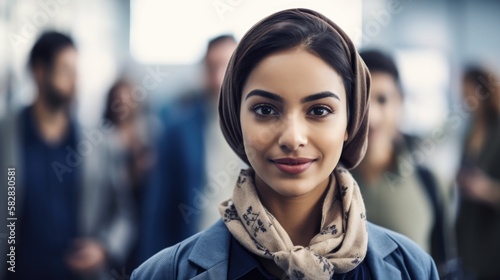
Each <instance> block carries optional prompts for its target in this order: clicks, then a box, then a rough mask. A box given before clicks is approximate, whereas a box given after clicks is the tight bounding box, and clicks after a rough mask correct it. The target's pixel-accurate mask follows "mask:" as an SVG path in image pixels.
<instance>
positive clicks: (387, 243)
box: [366, 223, 439, 279]
mask: <svg viewBox="0 0 500 280" xmlns="http://www.w3.org/2000/svg"><path fill="white" fill-rule="evenodd" d="M366 260H367V261H368V263H369V266H370V271H371V273H372V275H377V274H379V275H380V273H382V275H384V276H388V273H389V274H390V273H393V274H394V275H399V278H398V279H401V278H402V279H439V276H438V273H437V269H436V265H435V264H434V261H433V259H432V258H431V256H430V255H429V254H428V253H426V252H425V251H424V250H423V249H422V248H420V247H419V246H418V245H417V244H416V243H415V242H413V241H412V240H410V239H409V238H408V237H406V236H404V235H402V234H399V233H397V232H394V231H391V230H388V229H385V228H383V227H380V226H377V225H374V224H372V223H368V253H367V256H366ZM391 270H392V271H391ZM384 279H385V278H384ZM387 279H389V278H387ZM391 279H392V278H391Z"/></svg>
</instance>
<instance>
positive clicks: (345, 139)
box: [344, 129, 349, 142]
mask: <svg viewBox="0 0 500 280" xmlns="http://www.w3.org/2000/svg"><path fill="white" fill-rule="evenodd" d="M347 139H349V133H348V132H347V129H346V131H345V135H344V142H345V141H347Z"/></svg>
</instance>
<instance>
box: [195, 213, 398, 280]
mask: <svg viewBox="0 0 500 280" xmlns="http://www.w3.org/2000/svg"><path fill="white" fill-rule="evenodd" d="M367 227H368V238H369V239H368V252H367V254H366V258H365V261H366V262H367V265H368V267H369V268H370V272H371V275H372V276H373V277H375V278H376V279H400V278H401V273H400V271H399V270H398V269H397V268H396V267H394V266H393V265H391V264H390V263H388V262H387V261H386V260H385V258H386V257H388V256H389V255H390V254H391V253H393V252H394V251H395V250H396V249H397V248H398V244H397V243H396V242H395V241H394V240H393V239H392V238H391V237H390V236H389V235H388V234H387V233H386V230H384V229H382V228H381V227H379V226H376V225H374V224H372V223H367ZM230 246H231V234H230V233H229V230H228V229H227V228H226V225H224V223H223V222H222V220H219V221H218V222H217V223H215V224H214V225H213V226H212V227H210V228H209V229H207V231H206V232H205V233H204V234H201V235H200V236H199V238H198V241H197V242H196V244H195V245H194V246H193V250H192V251H191V253H190V254H189V257H188V260H189V261H190V262H192V263H193V264H195V265H197V266H199V267H200V268H202V269H204V270H205V271H204V272H202V273H201V274H199V275H197V276H195V277H194V278H192V280H204V279H207V280H208V279H226V278H227V272H228V265H229V252H230Z"/></svg>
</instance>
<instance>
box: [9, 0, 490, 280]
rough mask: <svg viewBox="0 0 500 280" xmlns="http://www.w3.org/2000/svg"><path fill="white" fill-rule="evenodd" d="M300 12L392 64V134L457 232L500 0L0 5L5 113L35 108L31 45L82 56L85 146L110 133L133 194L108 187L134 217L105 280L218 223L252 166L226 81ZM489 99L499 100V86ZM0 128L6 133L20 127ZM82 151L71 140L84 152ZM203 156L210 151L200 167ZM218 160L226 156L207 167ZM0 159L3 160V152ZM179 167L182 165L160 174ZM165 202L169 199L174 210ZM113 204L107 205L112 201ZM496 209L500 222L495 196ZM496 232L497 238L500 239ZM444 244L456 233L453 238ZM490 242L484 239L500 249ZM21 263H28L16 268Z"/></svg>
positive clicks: (80, 116)
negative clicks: (45, 40)
mask: <svg viewBox="0 0 500 280" xmlns="http://www.w3.org/2000/svg"><path fill="white" fill-rule="evenodd" d="M292 7H304V8H311V9H314V10H317V11H319V12H321V13H323V14H325V15H326V16H328V17H329V18H331V19H332V20H333V21H334V22H336V23H337V24H339V25H340V26H341V27H342V28H343V29H344V30H345V31H346V32H347V33H348V34H349V35H350V37H351V38H352V40H353V41H354V42H355V44H356V46H357V47H358V49H360V50H373V49H376V50H380V51H382V52H383V53H385V54H387V55H389V56H390V57H392V58H393V59H394V62H395V65H396V67H397V69H398V70H399V80H400V86H401V91H402V92H403V93H404V94H403V96H404V98H403V100H402V110H401V115H400V117H399V119H400V121H399V122H398V129H400V130H401V131H402V132H403V133H404V134H408V135H411V136H412V137H415V138H417V139H419V142H418V143H419V144H418V145H417V152H416V153H415V154H414V156H416V157H417V156H418V163H419V164H422V165H425V166H426V167H427V168H428V169H429V170H431V171H432V173H433V176H435V179H436V181H437V183H436V188H439V193H440V196H441V197H442V201H443V202H442V207H443V208H445V209H443V212H445V213H446V214H445V215H446V217H447V219H446V220H447V222H446V224H447V226H449V227H450V232H454V224H455V221H456V220H457V217H458V216H459V213H460V211H459V210H460V207H461V205H462V204H461V203H460V201H461V196H460V191H458V190H459V187H457V174H459V173H460V170H461V168H462V167H463V165H464V163H463V157H464V150H467V148H466V143H469V142H468V141H467V139H469V138H470V133H471V131H472V130H471V123H472V124H474V122H473V121H471V120H473V119H474V114H475V112H477V111H478V110H476V109H474V108H476V107H474V106H475V105H474V104H471V103H468V102H469V101H470V100H469V101H467V99H466V98H465V97H467V94H466V93H465V91H466V85H465V84H466V82H464V75H465V73H466V71H467V69H471V68H470V67H472V66H473V67H476V68H480V69H485V71H486V72H481V73H488V74H484V75H488V77H484V79H483V80H484V83H483V86H484V87H486V88H488V89H490V88H496V87H498V86H499V85H500V84H499V83H498V82H497V81H498V79H496V78H495V77H497V76H498V73H500V36H499V35H498V34H499V33H498V27H499V26H500V1H495V0H475V1H472V0H458V1H457V0H453V1H452V0H437V1H436V0H369V1H368V0H349V1H347V0H315V1H311V0H308V1H296V0H295V1H294V0H291V1H278V0H272V1H268V0H252V1H245V0H231V1H230V0H205V1H202V0H188V1H170V0H106V1H98V0H85V1H84V0H40V1H35V0H19V1H14V0H0V40H1V42H2V43H1V44H0V119H4V120H6V119H9V118H10V117H11V116H15V115H16V114H18V113H19V112H20V111H22V110H23V109H24V108H26V107H27V106H30V105H31V104H34V103H36V101H37V95H38V92H39V91H40V89H39V85H37V83H36V79H35V77H34V76H35V74H34V73H35V72H34V71H33V70H32V69H31V68H30V66H28V65H29V58H30V52H31V51H32V48H33V46H34V44H35V42H36V40H37V39H38V38H40V36H41V35H42V34H43V33H44V32H47V31H57V32H60V33H62V34H65V35H67V36H69V37H70V38H72V40H73V45H74V47H75V48H76V50H77V53H78V59H77V63H76V66H75V67H76V68H75V69H76V73H77V75H76V76H75V88H74V92H75V95H74V99H72V101H71V104H70V105H68V108H70V109H68V112H70V113H69V115H70V117H69V118H70V119H71V122H73V121H74V122H75V123H78V124H80V125H81V126H82V127H85V129H87V130H85V129H83V132H84V133H83V135H85V136H83V138H81V139H87V140H89V141H92V139H96V137H97V138H98V139H101V138H99V137H100V136H102V137H103V139H106V141H102V142H103V143H104V142H106V143H113V144H110V145H109V146H110V147H106V151H109V153H110V156H109V157H107V158H106V160H105V161H104V162H107V163H108V164H104V165H103V166H102V168H104V169H106V168H108V170H107V172H112V171H111V170H112V168H116V170H118V171H116V172H117V173H120V172H122V173H123V174H122V175H123V176H121V177H120V180H123V181H124V182H125V183H124V184H123V185H122V186H121V188H123V189H125V187H124V186H130V187H127V189H126V190H122V189H118V190H117V189H114V191H115V194H117V195H123V196H127V197H128V198H127V199H126V201H127V202H123V204H121V206H120V207H122V208H121V210H116V211H118V212H120V211H122V212H120V213H121V214H122V215H121V216H119V217H118V216H117V217H116V219H118V220H120V219H125V220H128V222H123V221H122V222H121V224H120V225H121V226H116V227H115V228H114V231H113V230H109V231H108V232H107V234H108V235H109V236H108V237H107V238H111V237H112V236H114V235H113V234H115V235H120V234H121V235H122V236H127V238H124V239H123V240H124V242H125V241H126V242H127V244H126V245H125V246H123V247H126V248H127V249H126V250H125V251H123V252H121V253H119V254H121V257H119V258H116V259H113V261H109V262H108V264H107V266H106V269H105V271H104V272H103V273H104V274H101V275H105V276H104V277H107V279H110V278H111V279H125V278H120V277H123V276H124V275H125V276H126V275H129V274H130V273H131V271H132V270H133V269H134V268H135V267H136V266H137V265H138V264H139V263H140V262H142V261H144V260H145V259H146V258H148V257H149V256H151V255H152V254H154V253H156V252H157V251H158V250H159V249H161V248H164V247H166V246H169V245H172V244H173V243H175V242H177V241H180V240H182V239H183V238H185V237H186V236H188V235H190V234H192V233H194V232H197V231H199V230H200V229H203V228H206V227H207V226H208V225H209V224H210V223H212V222H213V221H214V219H217V216H218V214H217V210H216V205H217V204H218V203H219V202H220V201H221V200H222V199H225V198H227V197H229V195H230V194H231V187H232V185H233V182H234V178H236V177H237V175H238V170H239V168H240V167H244V164H243V163H242V162H240V161H239V159H238V158H237V157H235V156H234V155H232V152H231V151H230V150H229V149H228V147H226V145H225V143H223V144H220V143H221V142H224V140H223V138H222V135H221V134H220V132H219V131H218V127H217V117H216V113H215V101H214V100H216V98H214V96H215V97H216V95H217V91H218V89H217V88H218V86H220V80H221V78H222V75H221V74H220V73H223V71H224V68H225V64H227V60H228V59H229V56H230V54H231V52H232V50H233V49H234V47H235V44H236V43H237V42H238V41H239V39H241V37H242V36H243V35H244V33H245V32H246V31H247V30H248V29H249V28H250V27H251V26H252V25H253V24H254V23H256V22H257V21H258V20H260V19H262V18H263V17H265V16H267V15H269V14H271V13H273V12H276V11H278V10H282V9H285V8H292ZM221 35H222V37H221ZM209 42H210V44H209ZM212 51H213V52H212ZM221 69H222V70H221ZM221 71H222V72H221ZM484 75H483V76H484ZM479 76H480V74H476V75H475V76H473V78H476V80H477V78H478V77H479ZM483 76H481V77H483ZM474 85H475V86H476V87H475V88H477V83H476V84H474ZM473 88H474V86H473ZM472 91H473V90H472ZM491 93H493V94H494V95H498V91H496V90H491ZM488 100H490V101H489V102H494V101H491V100H498V99H488ZM495 102H496V101H495ZM117 104H118V105H117ZM478 106H480V105H478ZM205 107H206V108H205ZM209 107H210V108H209ZM481 108H482V107H481ZM496 108H499V107H496ZM479 111H481V110H479ZM497 112H498V111H497ZM117 114H118V116H119V117H118V118H117V116H116V115H117ZM495 116H498V114H497V115H495ZM492 118H496V117H492ZM118 119H119V120H118ZM105 121H108V122H111V125H112V126H113V127H114V128H113V130H112V131H111V132H109V133H108V132H106V131H105V129H104V128H103V127H105V126H106V125H104V123H106V122H105ZM494 127H496V128H498V123H495V124H494ZM4 128H5V127H3V128H2V132H1V133H2V134H5V135H4V136H6V135H7V134H14V133H15V132H14V130H8V129H7V128H5V129H4ZM216 130H217V131H216ZM85 131H87V132H85ZM487 131H489V130H487ZM93 132H94V134H92V133H93ZM89 135H90V136H89ZM92 135H93V136H92ZM96 135H97V136H96ZM99 135H100V136H99ZM92 137H94V138H92ZM468 137H469V138H468ZM492 137H493V136H492ZM192 139H198V140H199V141H198V142H196V141H195V140H192ZM82 141H83V140H82ZM193 141H194V142H193ZM49 142H50V141H49ZM56 142H57V141H56ZM98 142H99V141H98ZM79 143H81V142H78V141H76V142H75V143H73V144H74V146H75V147H76V148H75V150H76V151H77V152H78V153H80V154H82V151H81V150H80V148H78V144H79ZM101 144H102V143H100V142H99V143H98V145H101ZM102 145H104V144H102ZM190 145H192V146H190ZM165 146H168V147H165ZM480 146H483V145H480ZM92 147H93V146H92ZM92 147H91V150H92ZM489 147H490V148H491V147H495V145H493V146H489ZM496 147H498V145H496ZM20 149H21V150H22V149H23V148H22V146H21V148H20ZM492 149H493V148H492ZM62 150H63V151H64V150H65V149H64V147H63V148H62ZM184 150H185V151H184ZM3 151H4V152H5V150H3ZM68 151H69V150H68ZM22 152H25V151H22ZM66 153H70V152H66ZM197 153H201V154H203V155H204V156H203V157H202V158H198V159H197V158H196V154H197ZM497 154H498V153H497ZM65 155H66V154H63V157H62V158H64V156H65ZM193 155H194V156H193ZM215 155H221V156H220V158H219V159H218V160H213V158H217V156H215ZM1 156H2V161H6V160H7V156H6V154H5V153H4V154H2V155H1ZM84 157H86V156H84ZM89 157H90V156H89ZM28 158H29V157H28ZM190 158H194V159H193V160H192V162H190V161H189V159H190ZM181 159H182V160H181ZM66 160H67V158H66ZM181 161H182V162H181ZM184 161H185V162H184ZM496 162H498V160H497V161H496ZM51 163H53V161H47V162H46V164H47V166H49V165H50V164H51ZM9 164H12V163H7V165H9ZM173 165H178V167H177V169H178V170H177V169H175V170H173V171H165V170H166V169H168V168H169V167H171V166H173ZM2 167H4V165H2ZM18 169H21V170H22V167H18ZM52 169H54V166H52ZM49 170H50V169H49ZM54 170H56V169H54ZM120 170H121V171H120ZM483 171H484V170H483ZM2 172H3V171H2ZM54 172H55V173H57V171H54ZM82 172H83V171H82ZM485 172H486V173H495V174H496V175H498V173H499V172H500V170H499V167H498V165H497V167H495V168H494V170H493V171H491V172H490V171H485ZM170 173H172V174H174V175H176V176H177V178H173V177H174V176H173V175H170ZM120 174H121V173H120ZM496 175H491V174H490V176H489V178H490V179H491V182H492V183H491V185H494V186H498V182H499V181H498V178H497V179H495V178H494V177H495V176H496ZM19 176H22V174H21V175H19ZM103 176H104V175H103ZM183 176H184V177H183ZM180 178H183V179H180ZM492 178H493V179H492ZM117 180H118V179H117ZM183 184H185V185H189V186H184V185H183ZM226 184H227V185H226ZM118 188H120V187H118ZM179 189H182V190H179ZM494 194H495V195H496V193H494ZM2 196H3V194H2ZM27 197H28V196H27ZM168 197H173V199H170V200H171V201H170V202H168V201H169V199H168ZM112 200H113V199H110V200H109V201H110V202H109V203H111V204H116V202H111V201H112ZM82 203H87V202H82ZM103 203H108V202H106V201H105V202H103ZM490 204H492V205H493V206H492V207H493V209H494V210H492V211H493V212H494V214H491V215H492V217H493V218H492V219H493V221H494V222H496V223H497V224H498V223H499V221H500V220H499V219H498V217H500V216H499V214H498V208H499V205H500V202H499V201H493V202H492V203H490ZM88 205H93V204H92V203H90V204H88ZM200 205H201V206H200ZM2 207H3V205H2ZM19 207H21V206H19ZM88 207H92V206H88ZM169 207H170V208H169ZM214 207H215V208H214ZM118 208H119V207H118ZM125 208H127V209H125ZM102 209H107V208H102ZM416 211H418V210H416ZM118 212H117V213H118ZM96 215H97V214H96ZM113 219H114V218H113V217H111V218H109V220H108V222H109V223H112V222H111V221H113ZM368 219H370V217H368ZM167 220H168V221H169V222H166V221H167ZM120 221H121V220H120ZM116 222H117V225H118V224H119V223H120V222H119V221H116ZM498 227H500V226H497V228H496V229H492V230H491V232H492V233H493V232H498ZM21 229H22V228H21ZM21 229H20V230H21ZM495 230H496V231H495ZM128 231H130V234H127V233H128ZM172 232H174V233H172ZM1 234H2V235H1V236H0V242H1V243H4V244H5V239H3V240H2V238H1V237H6V236H7V233H6V232H2V233H1ZM97 235H99V234H97ZM97 235H95V236H97ZM90 236H94V234H90ZM99 236H100V235H99ZM449 236H450V238H451V239H453V240H454V239H455V238H456V237H455V234H454V233H450V235H449ZM92 238H93V237H92ZM101 243H102V242H101ZM496 244H499V243H498V241H497V243H496ZM496 244H490V245H491V246H493V248H496V250H497V252H498V251H500V247H498V246H497V245H496ZM107 246H108V245H104V246H103V247H107ZM109 246H117V247H119V246H120V245H109ZM452 247H453V249H452V250H451V251H453V252H455V253H451V255H452V256H453V257H449V258H448V259H447V260H446V261H448V260H449V259H453V260H454V261H455V262H454V264H453V265H456V266H461V264H462V263H461V261H460V256H458V257H457V253H456V248H455V247H456V245H452ZM104 250H106V249H104ZM90 251H91V250H90V249H89V252H90ZM82 254H83V253H82ZM2 255H4V254H2ZM89 255H91V253H89ZM89 258H90V257H89ZM18 261H21V260H20V259H18ZM2 263H4V265H5V261H3V259H2ZM97 263H99V262H97ZM90 266H91V265H89V267H90ZM470 266H471V268H470V270H468V273H469V274H466V273H464V275H468V277H470V279H474V277H476V278H478V279H490V278H488V277H493V276H495V275H496V276H498V275H500V274H495V273H498V268H497V270H496V271H494V272H492V274H488V272H487V273H486V274H481V272H478V271H482V270H481V269H482V268H475V267H474V264H470ZM18 268H19V269H23V266H22V264H19V267H18ZM446 269H449V270H454V269H455V268H443V270H446ZM83 270H85V269H83ZM89 270H92V269H90V268H89ZM40 273H43V272H40ZM444 274H445V272H443V275H444ZM61 275H62V274H61ZM484 275H486V276H484ZM488 275H489V276H488ZM492 275H493V276H492ZM6 279H7V278H6ZM491 279H493V278H491ZM497 279H498V278H497Z"/></svg>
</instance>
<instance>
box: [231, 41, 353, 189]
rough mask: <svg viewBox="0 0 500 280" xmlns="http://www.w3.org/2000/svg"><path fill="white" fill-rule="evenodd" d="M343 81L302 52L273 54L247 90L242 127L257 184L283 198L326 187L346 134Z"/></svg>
mask: <svg viewBox="0 0 500 280" xmlns="http://www.w3.org/2000/svg"><path fill="white" fill-rule="evenodd" d="M346 101H347V100H346V92H345V88H344V85H343V82H342V78H341V77H340V76H339V75H338V74H337V72H336V71H335V70H334V69H333V68H332V67H330V66H329V65H328V64H327V63H325V62H324V61H323V60H322V59H321V58H319V57H317V56H315V55H313V54H311V53H309V52H307V51H306V50H304V49H302V48H293V49H290V50H285V51H281V52H277V53H274V54H271V55H270V56H268V57H267V58H265V59H264V60H262V61H261V62H260V63H259V64H257V66H256V67H255V68H254V69H253V70H252V72H251V73H250V75H249V76H248V79H247V81H246V83H245V84H244V86H243V91H242V101H241V111H240V118H241V129H242V133H243V142H244V145H245V152H246V155H247V157H248V160H249V162H250V165H251V166H252V168H253V169H254V170H255V174H256V176H255V177H256V178H255V179H256V183H257V184H262V183H264V185H266V186H268V187H269V188H271V189H272V190H273V191H275V192H276V193H278V194H280V195H282V196H285V197H295V196H301V195H305V194H308V193H309V192H311V191H313V190H315V189H317V188H318V187H319V186H323V187H325V188H326V185H327V184H328V179H329V175H330V174H331V172H332V171H333V169H334V168H335V167H336V166H337V163H338V162H339V158H340V155H341V153H342V147H343V144H344V141H345V140H346V139H347V137H348V135H347V132H346V128H347V102H346Z"/></svg>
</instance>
